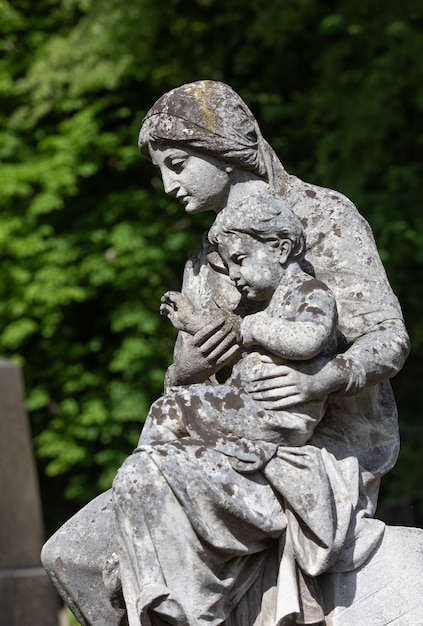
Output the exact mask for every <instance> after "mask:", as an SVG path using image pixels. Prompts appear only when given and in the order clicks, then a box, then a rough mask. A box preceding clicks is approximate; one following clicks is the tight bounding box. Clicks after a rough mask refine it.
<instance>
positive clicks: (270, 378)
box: [245, 355, 346, 410]
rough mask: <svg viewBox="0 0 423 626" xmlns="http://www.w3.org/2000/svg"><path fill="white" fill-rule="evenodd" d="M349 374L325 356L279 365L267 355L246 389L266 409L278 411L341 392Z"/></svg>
mask: <svg viewBox="0 0 423 626" xmlns="http://www.w3.org/2000/svg"><path fill="white" fill-rule="evenodd" d="M345 379H346V372H345V370H344V371H342V369H340V368H339V367H337V366H336V365H332V362H331V361H330V360H328V359H327V358H325V357H320V358H317V359H313V360H312V361H309V362H306V361H302V362H299V361H296V362H295V364H294V363H292V364H290V365H276V364H275V363H274V361H273V360H272V359H271V358H270V357H268V356H265V355H261V356H260V363H258V364H257V365H256V366H254V367H253V368H252V369H251V372H250V379H249V381H247V382H246V383H245V388H246V390H247V391H248V392H250V393H251V394H252V396H253V398H254V399H255V400H257V401H258V402H260V403H261V404H262V405H263V408H264V409H268V410H278V409H286V408H288V407H291V406H294V405H296V404H300V403H302V402H308V401H311V400H317V399H319V398H322V397H323V396H326V395H328V394H329V393H332V392H333V391H336V390H337V389H339V387H341V386H342V384H344V383H345Z"/></svg>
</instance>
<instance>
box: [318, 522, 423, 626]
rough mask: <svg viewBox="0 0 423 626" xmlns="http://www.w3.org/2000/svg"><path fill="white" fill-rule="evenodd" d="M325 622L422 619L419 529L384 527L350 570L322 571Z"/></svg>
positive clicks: (351, 625)
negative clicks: (378, 542) (372, 551)
mask: <svg viewBox="0 0 423 626" xmlns="http://www.w3.org/2000/svg"><path fill="white" fill-rule="evenodd" d="M322 592H323V596H324V605H325V611H326V615H327V622H326V623H327V626H358V625H360V626H387V625H388V624H389V625H391V624H395V626H417V625H419V624H423V530H420V529H417V528H402V527H393V526H387V527H386V530H385V534H384V537H383V540H382V544H381V546H380V548H379V549H378V550H377V551H376V553H375V554H374V556H372V557H371V558H370V560H369V561H367V562H366V563H365V564H364V565H362V566H361V567H360V568H358V569H357V570H356V571H354V572H349V573H344V574H324V575H323V576H322Z"/></svg>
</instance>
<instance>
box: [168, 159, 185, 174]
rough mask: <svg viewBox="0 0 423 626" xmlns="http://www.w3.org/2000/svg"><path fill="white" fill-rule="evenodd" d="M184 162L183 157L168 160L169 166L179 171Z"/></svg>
mask: <svg viewBox="0 0 423 626" xmlns="http://www.w3.org/2000/svg"><path fill="white" fill-rule="evenodd" d="M184 164H185V159H172V160H171V162H170V166H171V168H172V169H173V170H174V171H175V172H180V171H181V170H182V168H183V167H184Z"/></svg>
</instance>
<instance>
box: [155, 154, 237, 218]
mask: <svg viewBox="0 0 423 626" xmlns="http://www.w3.org/2000/svg"><path fill="white" fill-rule="evenodd" d="M150 155H151V160H152V162H153V163H154V165H156V166H157V167H158V168H159V170H160V173H161V175H162V180H163V186H164V190H165V192H166V193H168V194H172V195H174V196H176V197H177V198H178V200H179V201H180V202H181V203H182V204H183V205H184V206H185V211H186V212H187V213H200V212H201V211H215V213H218V212H219V211H220V210H221V209H222V208H223V207H224V206H225V204H226V199H227V197H228V193H229V189H230V184H231V183H230V179H229V173H228V172H227V171H226V170H225V166H227V164H226V163H224V162H222V161H219V160H218V159H216V158H215V157H212V156H208V155H206V154H203V153H200V152H195V151H194V150H190V149H189V148H186V149H184V150H182V149H180V148H177V147H176V148H174V147H169V146H162V145H160V144H157V143H155V142H153V143H152V144H151V147H150Z"/></svg>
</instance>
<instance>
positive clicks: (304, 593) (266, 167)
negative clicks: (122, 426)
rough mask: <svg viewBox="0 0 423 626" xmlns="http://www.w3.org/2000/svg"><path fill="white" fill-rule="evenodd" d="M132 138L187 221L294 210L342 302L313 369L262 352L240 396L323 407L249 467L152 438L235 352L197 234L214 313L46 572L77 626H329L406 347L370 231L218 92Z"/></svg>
mask: <svg viewBox="0 0 423 626" xmlns="http://www.w3.org/2000/svg"><path fill="white" fill-rule="evenodd" d="M139 146H140V150H141V152H142V153H143V154H145V155H146V156H147V157H148V158H150V159H151V160H152V162H153V163H154V164H155V165H156V166H157V167H158V168H159V169H160V172H161V175H162V179H163V184H164V188H165V191H166V193H170V194H174V195H176V197H177V198H178V199H179V200H180V201H181V203H182V204H183V205H184V207H185V210H186V212H187V213H196V212H200V211H206V210H211V211H214V212H216V213H218V212H220V211H221V210H222V209H223V208H224V207H225V206H227V205H230V206H232V207H236V206H238V205H240V204H241V203H242V200H243V199H244V198H246V197H247V196H250V195H252V194H269V193H273V194H276V195H277V196H280V197H281V198H282V199H283V200H284V201H285V202H286V203H287V204H288V205H289V207H290V208H291V209H292V210H293V211H294V213H295V214H296V215H297V216H298V218H299V219H300V221H301V223H302V226H303V228H304V230H305V233H306V239H307V251H306V261H307V267H306V269H307V271H308V273H311V274H312V275H315V277H316V278H317V279H319V280H320V281H322V282H323V283H324V284H326V285H327V286H328V287H329V288H330V289H331V291H332V292H333V294H334V296H335V299H336V303H337V307H338V315H339V320H338V328H339V333H338V334H339V337H338V340H339V343H338V345H339V348H338V354H336V355H335V356H334V357H327V358H326V359H324V360H322V359H321V360H319V361H318V366H314V367H313V369H310V367H308V366H307V364H306V363H305V362H304V363H303V364H301V363H300V362H296V363H295V362H292V363H290V364H289V365H287V364H284V365H276V364H275V363H274V362H272V361H271V360H269V359H267V357H266V356H264V355H263V357H262V359H261V362H260V364H259V366H257V367H254V368H252V371H251V375H250V380H249V383H248V391H249V392H250V393H251V394H252V395H253V397H254V399H255V400H256V401H257V402H259V403H262V406H263V408H264V409H266V410H267V409H270V410H278V409H285V408H288V407H291V406H293V405H297V404H298V403H301V402H307V401H312V400H316V399H319V398H321V397H323V396H328V401H327V408H326V414H325V416H324V418H323V420H322V421H321V422H320V423H319V424H317V426H316V428H315V430H314V434H313V435H312V437H311V439H310V441H309V442H308V443H307V445H306V446H302V447H299V448H287V447H286V446H285V447H282V446H281V447H280V449H279V450H278V452H277V454H275V455H274V456H273V457H272V458H271V459H270V460H268V462H267V464H266V465H265V466H263V467H262V468H260V469H258V470H256V471H255V472H250V473H243V472H239V471H237V470H236V468H234V467H233V465H231V463H230V462H229V461H228V458H229V457H228V456H227V455H225V454H224V453H223V452H221V451H220V450H217V449H216V448H215V447H214V446H213V445H212V444H210V446H207V445H205V444H204V442H203V444H202V445H201V446H200V445H199V444H198V442H197V443H196V442H195V441H190V438H189V437H185V438H181V439H176V440H175V441H170V442H167V443H166V442H165V443H160V444H157V445H154V442H152V441H151V438H149V436H148V432H149V426H148V425H149V421H151V419H152V417H151V416H152V415H153V416H154V419H155V420H156V421H157V419H158V415H159V416H160V412H165V411H166V410H170V409H169V405H166V402H168V401H169V398H170V399H172V397H173V396H172V389H174V388H175V387H180V386H185V385H190V384H192V383H203V382H205V381H207V380H210V381H211V382H214V383H218V382H223V381H225V380H228V377H229V376H230V372H231V366H232V364H233V363H234V361H236V360H237V358H238V353H239V345H238V343H237V334H236V332H235V329H234V328H233V327H232V323H231V319H232V318H231V315H229V313H230V312H232V311H234V310H235V309H236V308H237V306H241V304H240V294H239V291H238V290H237V289H236V288H235V286H234V285H233V284H232V283H231V282H230V280H229V277H228V275H227V271H226V268H225V265H224V264H223V263H222V260H221V259H220V257H219V255H218V254H217V252H216V249H215V248H214V246H213V245H212V244H211V243H210V242H209V241H208V239H207V237H205V238H204V240H203V242H202V245H201V246H200V248H199V249H198V250H197V251H196V252H195V253H194V255H193V256H192V257H191V259H189V261H188V262H187V265H186V269H185V273H184V279H183V287H182V293H183V294H184V295H185V296H186V297H187V298H189V299H190V301H191V302H192V304H193V305H194V306H195V307H198V308H202V309H207V310H209V311H210V317H209V319H207V320H206V323H205V324H204V326H203V327H202V328H201V329H200V330H198V331H197V332H196V333H194V334H192V335H191V334H188V333H185V332H182V331H181V332H180V333H179V335H178V339H177V342H176V346H175V353H174V363H173V365H172V366H171V367H170V368H169V371H168V372H167V375H166V390H168V393H167V394H166V395H165V396H164V397H163V398H162V399H160V400H158V401H157V402H156V403H155V404H153V407H152V409H151V412H150V416H149V418H147V424H146V428H145V431H144V434H142V435H141V439H140V444H139V447H138V448H137V451H136V452H135V453H134V454H133V455H132V456H131V457H129V459H127V461H126V462H125V463H124V465H123V466H122V468H121V469H120V470H119V472H118V475H117V477H116V479H115V482H114V486H113V493H111V492H107V493H106V494H103V495H101V496H99V497H98V498H96V499H95V500H94V501H93V502H91V503H90V504H89V505H87V507H85V508H84V509H82V511H80V512H79V513H78V514H77V515H75V516H74V517H73V518H72V519H71V520H69V522H67V523H66V524H65V525H64V526H63V527H62V528H61V529H60V530H59V531H58V532H57V533H56V534H55V535H54V536H53V537H52V538H51V539H50V540H49V541H48V542H47V544H46V545H45V547H44V549H43V554H42V560H43V563H44V566H45V567H46V569H47V571H48V572H49V574H50V576H51V577H52V580H53V581H54V583H55V585H56V587H57V588H58V590H59V592H60V593H61V595H62V597H63V598H64V600H65V602H66V603H67V604H68V605H69V606H70V608H71V609H72V610H73V612H74V613H75V615H76V616H77V618H78V619H79V621H80V622H81V624H83V625H92V626H106V625H107V626H113V625H118V624H127V623H129V624H130V626H134V625H139V624H142V626H144V625H146V624H148V625H149V624H152V625H153V626H159V625H162V624H163V625H164V624H187V625H188V624H189V625H190V626H192V625H194V624H197V623H198V624H200V623H203V622H207V623H209V624H211V625H212V626H214V625H216V626H217V624H221V623H225V624H227V625H228V626H229V625H231V624H233V625H234V626H235V625H236V626H240V625H241V624H242V626H253V624H256V625H258V624H261V625H262V626H275V625H276V624H281V625H282V624H323V623H324V611H323V610H322V607H321V606H320V603H319V601H318V576H319V575H320V574H321V573H323V572H348V571H353V570H354V569H356V568H358V567H359V566H360V565H361V564H362V563H364V562H365V560H366V559H367V558H369V556H370V555H371V554H372V552H373V551H374V550H375V549H376V548H377V546H378V545H379V543H380V541H381V538H382V536H383V532H384V526H383V524H382V523H381V522H378V521H376V520H373V519H371V518H372V517H373V515H374V513H375V508H376V501H377V495H378V488H379V482H380V478H381V476H382V475H383V474H384V473H386V472H387V471H388V470H389V469H390V468H391V467H392V466H393V464H394V463H395V461H396V457H397V453H398V430H397V413H396V407H395V402H394V399H393V396H392V392H391V389H390V385H389V382H388V379H389V378H390V377H391V376H393V375H394V374H396V373H397V372H398V370H399V369H400V368H401V367H402V365H403V363H404V360H405V358H406V356H407V354H408V350H409V343H408V336H407V333H406V330H405V328H404V324H403V321H402V315H401V310H400V307H399V304H398V301H397V299H396V298H395V296H394V295H393V293H392V290H391V288H390V286H389V283H388V280H387V277H386V274H385V271H384V269H383V266H382V264H381V261H380V259H379V256H378V253H377V249H376V246H375V243H374V240H373V237H372V233H371V230H370V228H369V226H368V224H367V223H366V222H365V220H364V219H363V218H362V217H361V216H360V215H359V213H358V212H357V210H356V208H355V207H354V205H353V204H352V203H351V202H350V201H349V200H348V199H347V198H345V197H344V196H342V195H341V194H339V193H337V192H335V191H332V190H329V189H323V188H320V187H317V186H315V185H311V184H308V183H304V182H303V181H301V180H299V179H298V178H296V177H295V176H291V175H289V174H288V173H287V172H286V171H285V170H284V168H283V166H282V164H281V163H280V161H279V159H278V157H277V156H276V154H275V152H274V151H273V150H272V148H271V147H270V146H269V144H268V143H267V142H266V141H265V140H264V139H263V137H262V135H261V132H260V129H259V127H258V125H257V122H256V121H255V119H254V117H253V115H252V113H251V112H250V110H249V109H248V107H247V106H246V104H245V103H244V102H243V101H242V100H241V98H240V97H239V96H238V95H237V94H236V93H235V92H234V91H233V90H232V89H231V88H230V87H228V86H227V85H225V84H223V83H218V82H213V81H198V82H195V83H191V84H187V85H183V86H182V87H179V88H177V89H174V90H172V91H170V92H169V93H167V94H165V95H164V96H163V97H162V98H160V99H159V100H158V101H157V102H156V104H155V105H154V106H153V107H152V109H151V110H150V111H149V112H148V114H147V116H146V117H145V119H144V121H143V124H142V127H141V131H140V140H139ZM313 362H314V361H313ZM168 404H169V402H168ZM316 472H318V473H319V477H320V478H321V477H322V476H323V477H324V480H319V481H318V483H319V489H318V490H317V488H316V484H317V481H316V480H315V476H316ZM329 510H330V514H329V513H328V511H329ZM323 518H324V519H323ZM316 583H317V584H316Z"/></svg>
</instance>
